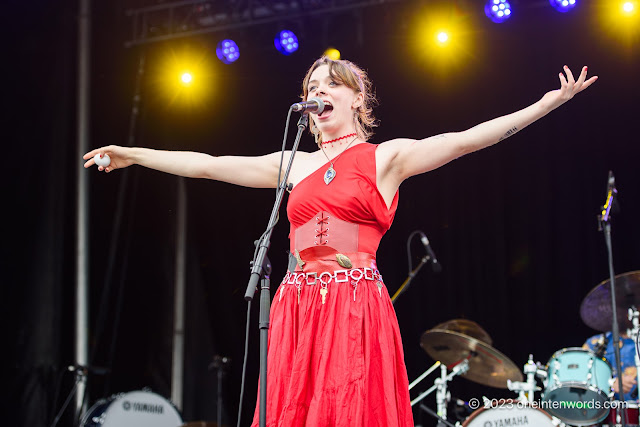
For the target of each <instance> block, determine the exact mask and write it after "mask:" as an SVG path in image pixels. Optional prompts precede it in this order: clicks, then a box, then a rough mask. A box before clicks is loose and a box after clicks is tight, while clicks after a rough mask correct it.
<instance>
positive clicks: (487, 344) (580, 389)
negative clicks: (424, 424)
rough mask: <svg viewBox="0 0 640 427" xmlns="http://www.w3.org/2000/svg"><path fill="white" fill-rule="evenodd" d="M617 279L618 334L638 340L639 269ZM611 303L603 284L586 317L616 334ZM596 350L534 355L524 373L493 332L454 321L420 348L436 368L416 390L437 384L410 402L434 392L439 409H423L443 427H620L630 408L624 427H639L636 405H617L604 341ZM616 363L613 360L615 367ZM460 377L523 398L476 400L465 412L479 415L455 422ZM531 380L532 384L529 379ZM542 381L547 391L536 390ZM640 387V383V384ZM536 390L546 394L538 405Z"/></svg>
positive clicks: (587, 304)
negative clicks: (455, 383) (454, 384)
mask: <svg viewBox="0 0 640 427" xmlns="http://www.w3.org/2000/svg"><path fill="white" fill-rule="evenodd" d="M615 280H616V311H617V313H618V316H617V317H618V320H619V325H620V330H625V329H626V330H627V333H628V335H629V337H630V338H632V339H633V341H634V342H635V343H637V342H638V335H639V333H640V322H639V321H638V318H639V312H638V307H640V271H636V272H631V273H625V274H621V275H618V276H616V277H615ZM612 311H613V310H612V305H611V291H610V281H609V280H605V281H603V282H602V283H600V284H599V285H598V286H596V287H595V288H594V289H593V290H592V291H591V292H589V294H588V295H587V296H586V297H585V298H584V300H583V302H582V305H581V308H580V315H581V318H582V320H583V321H584V322H585V324H587V325H588V326H590V327H592V328H593V329H596V330H599V331H603V332H606V331H609V330H610V329H611V320H612ZM600 344H601V346H600V347H598V348H597V349H596V351H595V352H594V351H591V350H588V349H584V348H576V347H571V348H564V349H561V350H558V351H556V352H555V353H554V354H553V355H552V356H551V358H550V359H549V361H548V362H547V364H546V365H541V364H540V363H539V362H534V360H533V355H529V360H528V361H527V363H526V364H525V365H524V369H523V370H522V371H521V370H520V369H519V368H518V367H517V366H516V365H515V364H514V363H513V362H512V361H511V360H510V359H509V358H508V357H507V356H505V355H504V354H502V353H501V352H499V351H498V350H496V349H495V348H494V347H492V340H491V337H490V336H489V334H487V332H486V331H485V330H484V329H482V328H481V327H480V326H479V325H478V324H477V323H475V322H472V321H470V320H465V319H455V320H450V321H447V322H444V323H441V324H439V325H437V326H435V327H434V328H432V329H429V330H427V331H426V332H424V333H423V335H422V338H421V341H420V345H421V347H422V348H423V349H424V350H425V351H426V352H427V354H429V356H431V357H432V358H433V359H434V360H436V361H437V362H436V363H435V364H434V365H433V366H432V367H431V368H429V369H428V370H427V371H425V372H424V373H423V374H422V375H421V376H420V377H418V378H417V379H416V380H415V381H413V382H412V383H411V384H410V385H409V389H412V388H413V387H415V386H416V385H417V384H418V383H419V382H420V381H422V380H423V379H424V378H426V377H427V376H428V375H429V374H430V373H432V372H434V371H435V370H437V369H438V368H440V376H439V377H437V378H436V379H435V380H434V385H433V386H432V387H431V388H429V389H428V390H426V391H425V392H424V393H422V394H421V395H419V396H418V397H416V398H415V399H414V400H412V402H411V405H412V406H414V405H416V404H418V403H419V402H420V401H422V400H423V399H424V398H425V397H426V396H428V395H429V394H431V393H433V392H434V391H435V392H436V407H437V408H436V411H433V410H432V409H430V408H428V407H427V406H425V405H423V404H421V405H420V408H421V409H423V410H425V411H426V412H429V413H430V414H431V415H433V416H434V417H436V418H437V419H438V420H439V424H438V425H439V426H440V425H448V426H454V425H455V426H463V427H466V426H468V427H485V426H517V425H532V426H540V427H544V426H614V425H621V424H620V422H621V413H622V411H623V408H624V413H625V417H626V424H625V425H626V426H637V425H640V422H639V420H638V404H637V402H624V405H622V402H619V401H615V400H613V397H614V392H613V389H612V383H613V372H614V370H613V369H612V366H611V365H610V363H609V361H607V360H606V359H604V358H603V357H602V355H603V354H604V348H603V347H606V345H607V344H606V343H605V344H604V346H602V343H600ZM634 353H635V365H636V371H637V372H638V373H639V376H640V358H639V356H638V349H637V348H636V349H635V351H634ZM611 363H613V364H614V366H615V362H614V361H611ZM459 375H462V376H464V377H465V378H467V379H468V380H471V381H473V382H476V383H479V384H482V385H485V386H489V387H494V388H502V389H509V390H510V391H512V392H514V393H516V394H517V396H516V397H514V398H512V399H506V400H505V399H502V400H496V399H493V400H489V399H487V398H483V399H482V400H479V399H471V400H470V401H469V402H464V406H466V407H467V408H469V409H470V410H472V411H473V412H472V413H471V414H470V415H469V416H468V417H467V418H466V419H465V420H464V421H462V423H461V421H457V422H456V423H455V424H453V423H451V422H450V421H448V419H447V406H448V403H449V401H450V400H451V395H450V393H449V391H448V390H447V383H448V382H449V381H451V380H452V379H453V378H454V377H456V376H459ZM525 378H526V379H525ZM538 380H539V381H540V382H541V383H542V387H540V386H539V385H538ZM638 384H640V378H638ZM536 392H541V393H540V397H539V399H536V398H535V395H536Z"/></svg>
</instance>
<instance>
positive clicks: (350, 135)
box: [322, 132, 357, 145]
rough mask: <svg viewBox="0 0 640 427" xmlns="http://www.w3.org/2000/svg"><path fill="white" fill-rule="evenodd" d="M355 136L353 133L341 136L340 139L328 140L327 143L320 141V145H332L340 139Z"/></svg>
mask: <svg viewBox="0 0 640 427" xmlns="http://www.w3.org/2000/svg"><path fill="white" fill-rule="evenodd" d="M356 135H357V134H356V133H355V132H354V133H350V134H349V135H345V136H341V137H340V138H336V139H330V140H329V141H322V145H325V144H332V143H334V142H336V141H340V140H341V139H346V138H351V137H352V136H356Z"/></svg>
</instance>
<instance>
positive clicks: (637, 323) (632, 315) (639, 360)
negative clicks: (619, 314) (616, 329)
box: [627, 306, 640, 387]
mask: <svg viewBox="0 0 640 427" xmlns="http://www.w3.org/2000/svg"><path fill="white" fill-rule="evenodd" d="M628 313H629V320H631V324H632V325H633V328H631V329H629V330H628V331H627V335H629V338H631V339H632V340H633V342H634V345H635V347H636V351H635V352H634V356H635V361H636V375H637V376H638V378H637V383H636V387H638V386H640V354H638V350H639V349H638V336H639V335H640V320H639V317H640V312H638V309H637V308H636V307H634V306H632V307H631V308H630V309H629V312H628Z"/></svg>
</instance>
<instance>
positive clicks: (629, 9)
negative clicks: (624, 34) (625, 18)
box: [622, 1, 636, 15]
mask: <svg viewBox="0 0 640 427" xmlns="http://www.w3.org/2000/svg"><path fill="white" fill-rule="evenodd" d="M635 11H636V5H635V2H633V1H625V2H623V3H622V13H624V14H625V15H631V14H632V13H634V12H635Z"/></svg>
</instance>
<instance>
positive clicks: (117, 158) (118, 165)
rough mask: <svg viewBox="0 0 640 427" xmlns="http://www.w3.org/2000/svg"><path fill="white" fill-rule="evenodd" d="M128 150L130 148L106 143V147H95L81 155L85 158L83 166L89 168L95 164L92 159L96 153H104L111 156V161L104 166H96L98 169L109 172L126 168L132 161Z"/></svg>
mask: <svg viewBox="0 0 640 427" xmlns="http://www.w3.org/2000/svg"><path fill="white" fill-rule="evenodd" d="M130 152H131V148H128V147H120V146H117V145H108V146H106V147H100V148H96V149H94V150H91V151H89V152H88V153H87V154H85V155H84V156H82V158H83V159H84V160H86V162H85V164H84V167H85V168H89V167H91V166H93V165H95V164H96V163H95V161H94V160H93V158H94V157H95V155H96V154H100V155H101V156H103V155H105V154H106V155H108V156H109V157H110V158H111V163H109V166H106V167H105V166H98V170H99V171H105V172H111V171H112V170H116V169H122V168H126V167H127V166H131V165H132V164H133V163H134V162H133V159H132V158H131V156H130Z"/></svg>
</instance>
